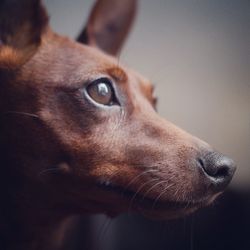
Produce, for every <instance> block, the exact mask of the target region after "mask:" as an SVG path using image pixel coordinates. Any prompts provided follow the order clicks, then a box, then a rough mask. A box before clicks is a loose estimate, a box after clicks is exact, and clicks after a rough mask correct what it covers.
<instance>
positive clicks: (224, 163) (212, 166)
mask: <svg viewBox="0 0 250 250" xmlns="http://www.w3.org/2000/svg"><path fill="white" fill-rule="evenodd" d="M198 161H199V165H200V166H201V167H202V169H203V170H204V172H205V174H206V175H207V177H208V178H209V179H210V181H211V182H212V183H213V184H214V185H215V187H216V188H217V190H218V191H222V190H223V189H224V188H225V187H226V186H227V185H228V184H229V183H230V181H231V180H232V177H233V175H234V172H235V170H236V164H235V163H234V161H233V160H232V159H230V158H228V157H227V156H224V155H222V154H220V153H218V152H209V153H207V154H205V155H204V156H203V157H202V158H199V159H198Z"/></svg>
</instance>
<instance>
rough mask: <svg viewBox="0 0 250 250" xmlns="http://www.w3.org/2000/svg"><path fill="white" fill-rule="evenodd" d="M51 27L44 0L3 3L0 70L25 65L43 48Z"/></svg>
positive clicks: (0, 27)
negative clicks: (43, 37)
mask: <svg viewBox="0 0 250 250" xmlns="http://www.w3.org/2000/svg"><path fill="white" fill-rule="evenodd" d="M47 23H48V16H47V13H46V11H45V9H44V7H43V6H42V5H41V2H40V0H1V1H0V68H12V67H17V66H18V65H20V64H22V63H24V62H25V61H26V60H27V59H28V58H29V57H30V56H31V55H32V54H33V53H34V52H35V50H36V49H37V47H38V46H39V44H40V42H41V35H42V33H43V31H44V30H45V28H46V27H47Z"/></svg>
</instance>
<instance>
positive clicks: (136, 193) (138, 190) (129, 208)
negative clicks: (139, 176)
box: [128, 178, 159, 212]
mask: <svg viewBox="0 0 250 250" xmlns="http://www.w3.org/2000/svg"><path fill="white" fill-rule="evenodd" d="M158 180H159V179H158V178H154V179H151V180H149V181H147V182H145V183H143V184H142V185H141V186H140V187H139V188H138V189H137V190H136V192H135V194H134V195H133V197H132V198H131V200H130V203H129V207H128V212H130V210H131V208H132V205H133V202H134V200H135V198H136V195H138V193H139V192H140V191H141V190H142V189H143V187H144V186H146V185H148V184H149V183H151V182H153V181H158Z"/></svg>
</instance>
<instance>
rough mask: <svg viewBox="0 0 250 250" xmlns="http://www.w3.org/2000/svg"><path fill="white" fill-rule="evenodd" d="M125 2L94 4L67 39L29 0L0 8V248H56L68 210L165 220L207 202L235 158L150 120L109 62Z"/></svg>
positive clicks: (121, 36)
mask: <svg viewBox="0 0 250 250" xmlns="http://www.w3.org/2000/svg"><path fill="white" fill-rule="evenodd" d="M136 6H137V3H136V1H134V0H127V1H116V0H98V1H97V2H96V3H95V5H94V7H93V10H92V12H91V14H90V17H89V20H88V22H87V25H86V27H85V28H84V29H83V31H82V32H81V33H80V35H79V37H78V39H77V41H73V40H71V39H69V38H67V37H63V36H61V35H58V34H56V33H55V32H54V31H52V29H51V28H50V26H49V24H48V15H47V13H46V10H45V8H44V6H43V5H42V3H41V2H40V1H39V0H2V1H1V2H0V117H1V118H0V119H1V123H0V124H1V127H0V135H1V137H0V147H1V148H0V149H1V150H0V152H1V209H0V218H1V224H0V232H1V249H4V250H5V249H11V250H13V249H19V250H22V249H25V250H28V249H46V250H48V249H63V235H64V232H65V230H66V228H67V227H66V224H67V223H66V221H67V218H69V217H70V216H72V215H75V214H93V213H105V214H107V215H108V216H111V217H113V216H116V215H117V214H119V213H122V212H126V211H127V210H128V209H131V210H132V211H135V212H138V213H141V214H144V215H145V216H147V217H150V218H156V219H170V218H175V217H179V216H184V215H186V214H189V213H191V212H194V211H195V210H197V209H198V208H201V207H203V206H207V205H209V204H210V203H212V202H213V201H214V199H215V198H216V197H217V196H218V195H219V194H221V193H222V192H223V191H224V189H225V188H226V186H227V185H228V184H229V182H230V181H231V179H232V177H233V174H234V172H235V169H236V166H235V163H234V162H233V161H232V160H231V159H229V158H228V157H226V156H224V155H222V154H220V153H218V152H217V151H215V150H214V149H213V148H212V147H211V146H209V145H208V144H207V143H205V142H203V141H201V140H200V139H198V138H196V137H194V136H192V135H190V134H188V133H187V132H185V131H183V130H181V129H180V128H178V127H176V126H175V125H173V124H171V123H170V122H168V121H166V120H164V119H163V118H161V117H160V116H159V115H158V114H157V112H156V110H155V108H156V102H157V99H156V98H155V96H154V87H153V86H152V84H151V83H150V81H149V80H147V79H146V78H144V77H143V76H142V75H140V74H138V73H136V72H135V71H133V70H131V69H129V68H127V67H125V66H123V65H121V64H120V63H119V62H118V59H117V58H116V56H117V55H118V54H119V52H120V50H121V48H122V45H123V43H124V41H125V39H126V36H127V34H128V33H129V30H130V28H131V25H132V23H133V20H134V17H135V13H136Z"/></svg>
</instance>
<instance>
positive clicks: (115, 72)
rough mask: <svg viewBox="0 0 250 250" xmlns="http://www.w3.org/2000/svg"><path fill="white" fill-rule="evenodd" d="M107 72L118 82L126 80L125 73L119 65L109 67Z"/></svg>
mask: <svg viewBox="0 0 250 250" xmlns="http://www.w3.org/2000/svg"><path fill="white" fill-rule="evenodd" d="M108 73H109V74H110V75H111V77H113V78H114V79H115V80H116V81H118V82H126V81H127V80H128V77H127V74H126V73H125V72H124V70H123V69H121V68H119V67H115V68H111V69H109V70H108Z"/></svg>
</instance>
